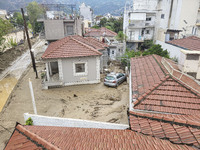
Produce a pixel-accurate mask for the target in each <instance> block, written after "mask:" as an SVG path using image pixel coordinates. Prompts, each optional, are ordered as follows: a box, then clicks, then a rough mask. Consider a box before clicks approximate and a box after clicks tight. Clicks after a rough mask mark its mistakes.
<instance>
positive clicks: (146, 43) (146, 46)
mask: <svg viewBox="0 0 200 150" xmlns="http://www.w3.org/2000/svg"><path fill="white" fill-rule="evenodd" d="M152 46H153V40H144V43H142V44H141V46H140V47H139V50H142V51H144V50H147V49H149V48H151V47H152Z"/></svg>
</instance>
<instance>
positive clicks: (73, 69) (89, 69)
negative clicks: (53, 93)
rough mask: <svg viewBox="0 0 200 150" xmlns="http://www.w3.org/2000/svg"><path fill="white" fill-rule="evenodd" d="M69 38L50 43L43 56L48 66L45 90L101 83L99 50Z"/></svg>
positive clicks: (71, 37) (72, 37)
mask: <svg viewBox="0 0 200 150" xmlns="http://www.w3.org/2000/svg"><path fill="white" fill-rule="evenodd" d="M74 37H76V36H68V37H65V38H63V39H61V40H58V41H56V42H52V43H50V45H49V46H48V48H47V50H46V51H45V53H44V54H43V56H42V59H43V61H44V62H45V64H46V79H45V81H44V88H45V89H48V87H51V86H67V85H77V84H93V83H99V82H100V57H101V55H102V53H100V52H99V51H98V49H96V48H94V47H92V46H90V45H87V44H85V43H83V42H81V41H80V40H77V39H76V38H74Z"/></svg>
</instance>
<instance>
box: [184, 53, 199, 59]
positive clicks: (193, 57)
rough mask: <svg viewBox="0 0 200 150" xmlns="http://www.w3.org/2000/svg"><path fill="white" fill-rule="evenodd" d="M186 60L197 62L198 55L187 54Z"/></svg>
mask: <svg viewBox="0 0 200 150" xmlns="http://www.w3.org/2000/svg"><path fill="white" fill-rule="evenodd" d="M186 59H187V60H199V55H192V54H187V58H186Z"/></svg>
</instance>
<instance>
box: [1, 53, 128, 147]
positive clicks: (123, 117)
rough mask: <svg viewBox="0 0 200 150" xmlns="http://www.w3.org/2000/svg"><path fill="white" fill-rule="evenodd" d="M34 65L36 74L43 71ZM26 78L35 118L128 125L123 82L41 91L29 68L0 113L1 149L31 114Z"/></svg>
mask: <svg viewBox="0 0 200 150" xmlns="http://www.w3.org/2000/svg"><path fill="white" fill-rule="evenodd" d="M38 58H39V57H38ZM37 66H38V71H39V75H40V71H42V70H44V64H42V63H38V64H37ZM116 70H118V67H116V66H115V65H111V71H116ZM102 77H103V75H102ZM29 78H31V80H32V83H33V88H34V94H35V99H36V105H37V111H38V114H39V115H45V116H54V117H64V118H76V119H86V120H94V121H102V122H111V123H120V124H128V118H127V106H128V84H127V83H126V82H124V83H123V84H121V85H120V86H119V87H117V88H110V87H106V86H104V85H103V83H102V82H101V83H100V84H93V85H77V86H68V87H63V88H54V89H49V90H42V85H41V82H42V80H41V79H35V73H34V72H33V69H32V68H30V67H29V68H28V69H27V72H26V73H25V74H24V76H23V78H21V79H20V80H19V82H18V84H17V85H16V87H15V89H14V90H13V92H12V94H11V96H10V98H9V99H8V101H7V104H6V105H5V106H4V109H3V110H2V112H1V113H0V147H1V148H2V147H4V145H5V143H6V142H7V141H8V139H9V137H10V135H11V133H12V132H13V130H14V127H15V124H16V122H20V123H21V124H24V118H23V114H24V113H27V112H28V113H31V114H33V107H32V103H31V96H30V91H29V86H28V80H29Z"/></svg>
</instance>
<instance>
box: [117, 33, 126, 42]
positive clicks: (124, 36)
mask: <svg viewBox="0 0 200 150" xmlns="http://www.w3.org/2000/svg"><path fill="white" fill-rule="evenodd" d="M126 38H127V36H126V35H125V34H124V33H123V31H119V32H118V34H117V36H116V39H117V40H118V41H120V42H123V41H124V40H126Z"/></svg>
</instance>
